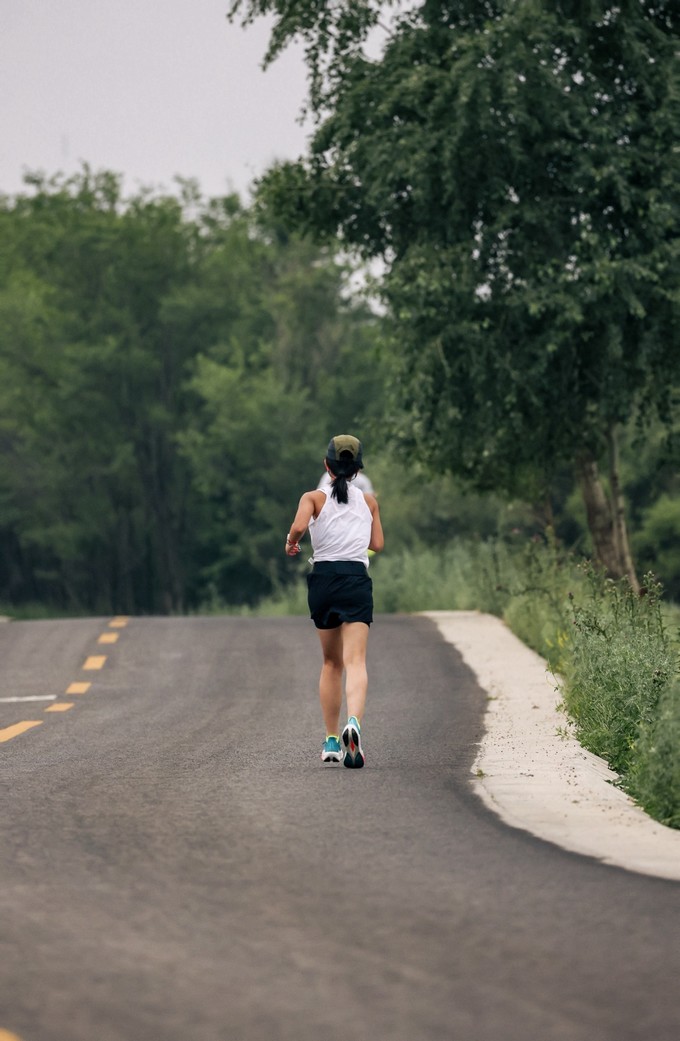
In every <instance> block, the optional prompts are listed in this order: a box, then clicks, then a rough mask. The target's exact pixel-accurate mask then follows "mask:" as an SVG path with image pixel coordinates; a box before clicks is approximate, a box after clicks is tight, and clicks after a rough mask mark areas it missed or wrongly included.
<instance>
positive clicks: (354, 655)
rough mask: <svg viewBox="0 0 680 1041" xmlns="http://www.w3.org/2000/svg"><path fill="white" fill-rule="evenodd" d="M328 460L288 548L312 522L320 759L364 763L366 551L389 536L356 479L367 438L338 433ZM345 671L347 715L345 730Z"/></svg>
mask: <svg viewBox="0 0 680 1041" xmlns="http://www.w3.org/2000/svg"><path fill="white" fill-rule="evenodd" d="M324 462H325V465H326V470H327V471H328V474H329V476H330V478H331V485H330V488H329V489H328V490H324V489H321V488H317V489H316V491H313V492H305V493H304V495H303V496H302V498H301V499H300V504H299V506H298V510H297V513H296V514H295V519H294V521H293V523H292V525H291V528H290V532H289V533H288V535H287V537H286V553H287V554H288V556H290V557H294V556H295V555H296V554H297V553H299V552H300V539H301V538H302V536H303V535H304V534H305V532H306V531H307V529H308V528H309V533H310V536H311V539H312V549H313V553H314V559H313V568H312V571H311V572H310V574H309V575H308V576H307V585H308V602H309V610H310V613H311V616H312V619H313V621H314V625H315V626H316V628H317V630H318V633H319V638H320V640H321V651H322V653H323V665H322V667H321V677H320V679H319V698H320V701H321V711H322V713H323V718H324V723H325V725H326V739H325V741H324V743H323V747H322V749H321V759H322V762H324V763H339V762H340V761H341V760H342V762H344V764H345V766H348V767H350V768H352V767H353V768H359V767H362V766H363V765H364V762H365V756H364V751H363V749H362V747H361V720H362V718H363V715H364V708H365V706H366V689H367V686H368V675H367V672H366V645H367V643H368V628H369V626H370V624H371V622H372V621H373V584H372V582H371V579H370V578H369V575H368V551H369V549H370V550H374V551H375V552H379V551H380V550H381V549H382V548H383V546H384V544H385V540H384V538H383V531H382V525H381V523H380V510H379V509H378V502H377V500H376V498H375V495H371V494H370V493H368V492H361V491H359V489H358V488H356V487H355V486H354V485H353V484H352V483H351V482H352V480H353V479H354V477H356V475H357V474H358V473H359V471H360V470H362V469H363V465H364V464H363V461H362V450H361V442H360V441H359V440H357V438H356V437H352V435H351V434H339V435H338V436H337V437H334V438H332V439H331V442H330V444H329V446H328V453H327V455H326V458H325V460H324ZM343 671H344V673H345V696H346V699H347V715H348V719H347V724H346V725H345V728H344V730H343V731H342V735H341V736H340V710H341V708H342V677H343Z"/></svg>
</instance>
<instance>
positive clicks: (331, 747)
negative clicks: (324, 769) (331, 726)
mask: <svg viewBox="0 0 680 1041" xmlns="http://www.w3.org/2000/svg"><path fill="white" fill-rule="evenodd" d="M321 762H322V763H340V762H342V748H341V747H340V741H339V739H338V736H337V734H329V735H328V737H327V738H326V740H325V741H324V743H323V746H322V748H321Z"/></svg>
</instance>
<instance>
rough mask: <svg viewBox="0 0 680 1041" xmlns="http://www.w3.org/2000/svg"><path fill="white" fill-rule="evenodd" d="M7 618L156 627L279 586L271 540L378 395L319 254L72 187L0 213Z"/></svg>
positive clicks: (242, 214)
mask: <svg viewBox="0 0 680 1041" xmlns="http://www.w3.org/2000/svg"><path fill="white" fill-rule="evenodd" d="M0 244H1V248H0V598H1V599H2V600H9V602H10V603H21V602H26V601H28V600H32V601H42V602H44V603H47V604H50V605H51V606H54V607H57V608H60V609H68V610H77V611H83V612H90V611H96V612H98V613H104V612H109V611H124V612H153V613H159V612H160V613H165V612H169V611H181V610H183V609H185V608H186V607H194V606H196V605H197V604H200V603H201V602H202V601H204V600H205V599H206V598H207V596H208V595H209V594H210V595H211V593H212V591H214V592H215V594H216V595H217V596H218V597H219V598H220V599H221V600H222V601H226V602H229V603H234V604H238V603H243V602H252V601H254V600H256V599H257V598H258V597H259V596H261V595H262V594H267V593H270V592H271V591H272V589H273V588H274V586H275V584H276V583H277V582H278V581H284V580H286V579H287V578H289V577H292V574H293V573H292V572H291V569H290V567H288V568H287V569H286V567H285V561H284V557H283V553H282V552H281V532H282V531H284V530H285V525H286V523H287V520H286V517H287V515H288V513H289V511H290V510H291V509H293V508H294V505H295V502H296V501H297V496H298V495H299V494H300V492H301V491H302V490H303V489H304V488H307V487H309V486H310V485H311V483H313V482H315V481H316V479H317V477H318V474H319V473H320V471H321V469H322V464H321V459H322V453H323V447H324V446H325V444H327V439H328V437H329V435H330V433H331V432H334V431H337V430H338V429H342V428H344V427H346V426H349V427H350V428H351V427H352V426H353V425H354V423H355V422H356V421H357V420H358V418H359V417H360V416H361V415H363V413H364V410H365V409H367V408H368V406H369V403H370V405H371V406H372V407H375V393H376V392H377V391H379V381H378V377H377V366H376V363H375V353H374V350H373V340H374V331H373V329H374V324H375V323H374V321H373V320H372V318H371V316H370V314H368V312H367V311H366V310H365V309H362V308H361V307H358V306H356V305H355V304H354V303H352V302H351V301H349V300H348V298H347V293H346V285H345V283H346V272H345V270H344V268H343V267H342V265H340V264H338V263H337V262H336V261H335V260H334V259H333V257H332V256H331V255H330V254H329V253H328V251H325V250H323V249H319V248H318V247H316V246H312V245H311V244H310V243H308V242H300V241H299V237H293V236H290V235H288V234H286V233H285V232H283V231H282V230H281V229H280V228H277V226H276V225H275V224H272V222H271V221H268V219H267V214H266V212H265V211H264V210H261V211H260V213H259V215H258V218H257V219H256V217H255V215H254V214H253V213H252V212H250V211H248V210H245V209H244V208H243V207H242V206H241V204H240V203H239V201H238V199H236V198H235V197H233V196H229V197H227V198H223V199H214V200H204V199H202V198H201V196H200V193H198V191H197V189H196V188H195V187H194V186H192V185H191V184H185V185H183V186H182V189H181V193H180V195H179V197H175V196H166V195H158V194H155V193H153V192H147V191H142V192H139V193H137V194H136V195H133V196H132V197H125V196H124V195H123V192H122V186H121V183H120V179H119V178H117V177H115V176H114V175H112V174H109V173H99V174H93V173H92V171H90V170H89V169H87V168H85V169H84V170H83V171H82V173H81V174H79V175H77V176H76V177H74V178H70V179H64V178H63V177H60V176H57V177H55V178H52V179H49V180H48V179H47V178H44V177H35V178H29V190H28V191H27V192H26V193H24V194H22V195H20V196H18V197H17V198H14V199H2V200H0Z"/></svg>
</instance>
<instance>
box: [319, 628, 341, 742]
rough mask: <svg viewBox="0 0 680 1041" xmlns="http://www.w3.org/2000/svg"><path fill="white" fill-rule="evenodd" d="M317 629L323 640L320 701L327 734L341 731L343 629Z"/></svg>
mask: <svg viewBox="0 0 680 1041" xmlns="http://www.w3.org/2000/svg"><path fill="white" fill-rule="evenodd" d="M343 628H344V626H338V628H337V629H317V632H318V634H319V639H320V640H321V650H322V653H323V665H322V666H321V676H320V677H319V701H320V702H321V711H322V713H323V721H324V723H325V725H326V733H327V734H339V733H340V729H339V727H340V709H341V708H342V670H343V639H342V630H343Z"/></svg>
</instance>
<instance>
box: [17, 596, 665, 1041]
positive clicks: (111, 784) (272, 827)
mask: <svg viewBox="0 0 680 1041" xmlns="http://www.w3.org/2000/svg"><path fill="white" fill-rule="evenodd" d="M109 621H110V620H109V619H104V620H97V619H88V620H85V621H80V620H79V621H58V622H57V621H54V622H32V623H16V622H14V623H11V624H8V625H2V626H0V662H1V676H0V697H2V698H7V697H31V696H42V697H46V696H51V695H56V700H55V701H53V702H12V703H5V702H3V703H0V739H1V738H3V737H7V735H8V734H11V733H12V732H13V731H10V730H9V729H8V728H10V727H12V726H14V724H16V723H18V722H22V721H23V722H38V721H40V725H38V726H34V727H32V728H31V729H28V730H26V732H24V733H20V734H18V736H15V737H11V739H9V740H4V741H2V743H0V783H1V784H2V802H1V806H2V809H1V811H0V812H1V814H2V819H1V826H0V840H1V841H0V1036H2V1030H3V1029H4V1030H5V1031H9V1032H10V1033H11V1034H14V1035H15V1036H16V1037H18V1038H20V1039H21V1041H232V1039H233V1041H260V1039H262V1041H264V1039H273V1041H288V1039H291V1041H292V1039H295V1041H311V1039H317V1038H320V1037H323V1038H326V1039H331V1041H334V1039H343V1041H346V1039H348V1038H354V1039H357V1041H365V1039H369V1038H370V1039H372V1041H382V1039H385V1041H388V1039H389V1041H407V1039H408V1041H421V1039H422V1041H430V1039H432V1041H446V1039H455V1041H534V1039H535V1041H558V1039H559V1041H582V1039H583V1041H586V1039H587V1041H610V1039H611V1041H637V1039H643V1038H644V1039H645V1041H677V1038H678V1037H680V996H679V994H678V979H679V978H680V886H679V885H678V884H677V883H673V882H667V881H662V880H659V879H655V878H650V877H645V876H643V875H635V874H632V873H628V872H626V871H623V870H620V869H617V868H611V867H605V866H603V865H601V864H599V863H597V862H595V861H593V860H589V859H587V858H585V857H580V856H577V855H574V854H570V853H566V852H563V851H562V850H560V849H558V848H557V847H554V846H551V845H548V844H546V843H542V842H540V841H538V840H536V839H534V838H532V837H531V836H529V835H527V834H526V833H524V832H519V831H515V830H512V829H511V828H508V827H507V826H505V825H504V824H502V823H501V822H500V821H499V820H498V819H496V818H495V817H494V816H493V815H491V814H490V813H489V812H488V811H487V810H486V809H485V807H484V806H483V805H482V803H481V802H480V801H479V800H478V799H477V798H476V796H475V795H474V794H473V792H472V790H471V785H470V767H471V763H472V761H473V759H474V754H475V746H476V742H477V741H478V740H479V738H480V735H481V732H482V731H481V727H482V716H483V711H484V701H485V695H484V693H483V691H480V689H479V688H478V687H477V685H476V683H475V681H474V678H473V676H472V674H471V673H470V672H469V671H468V670H467V669H466V667H465V666H464V665H463V664H462V662H461V659H460V658H459V656H458V654H457V652H456V651H455V649H454V648H453V647H451V646H450V645H448V644H446V643H445V642H444V641H443V640H442V639H441V637H440V636H439V635H438V633H437V632H436V630H435V627H434V625H433V624H432V623H431V622H430V621H429V620H427V619H424V618H417V617H398V616H391V617H388V618H381V619H379V620H378V621H377V623H376V625H375V626H374V629H373V632H372V635H371V643H370V659H369V667H370V673H371V688H370V693H369V707H368V712H367V716H366V719H365V725H364V730H363V735H364V743H365V748H366V754H367V766H366V768H365V769H364V770H358V771H355V770H346V769H344V768H343V767H341V766H340V767H325V768H324V767H322V766H321V763H320V760H319V748H320V741H321V738H322V736H323V735H322V733H321V728H320V725H319V724H320V714H319V710H318V705H317V700H316V685H317V677H318V660H317V659H318V649H317V645H316V637H315V635H314V631H313V628H312V627H311V625H310V623H309V622H308V621H307V620H306V619H271V620H249V619H225V618H196V619H132V620H131V621H130V622H129V624H128V625H127V626H126V627H124V628H121V629H119V630H116V631H117V632H118V633H119V637H120V638H119V639H118V641H117V642H116V643H113V644H110V645H106V644H105V645H103V646H102V645H100V644H99V643H98V642H97V641H98V637H99V635H100V634H102V633H104V632H108V633H110V632H113V631H114V630H112V629H110V628H109ZM93 655H94V656H96V655H99V656H102V657H103V656H105V657H106V661H105V662H103V663H100V664H102V668H101V669H99V670H84V669H83V664H84V662H85V660H86V659H87V658H88V657H90V656H93ZM74 681H76V682H83V681H86V682H90V683H91V687H90V688H89V690H88V691H87V693H84V694H74V695H72V696H66V695H65V691H66V689H67V688H68V687H69V686H70V684H71V683H72V682H74ZM64 704H72V705H73V707H72V708H71V709H68V710H65V711H56V712H55V711H52V710H50V711H49V712H45V708H50V706H51V705H55V706H57V705H64Z"/></svg>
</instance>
